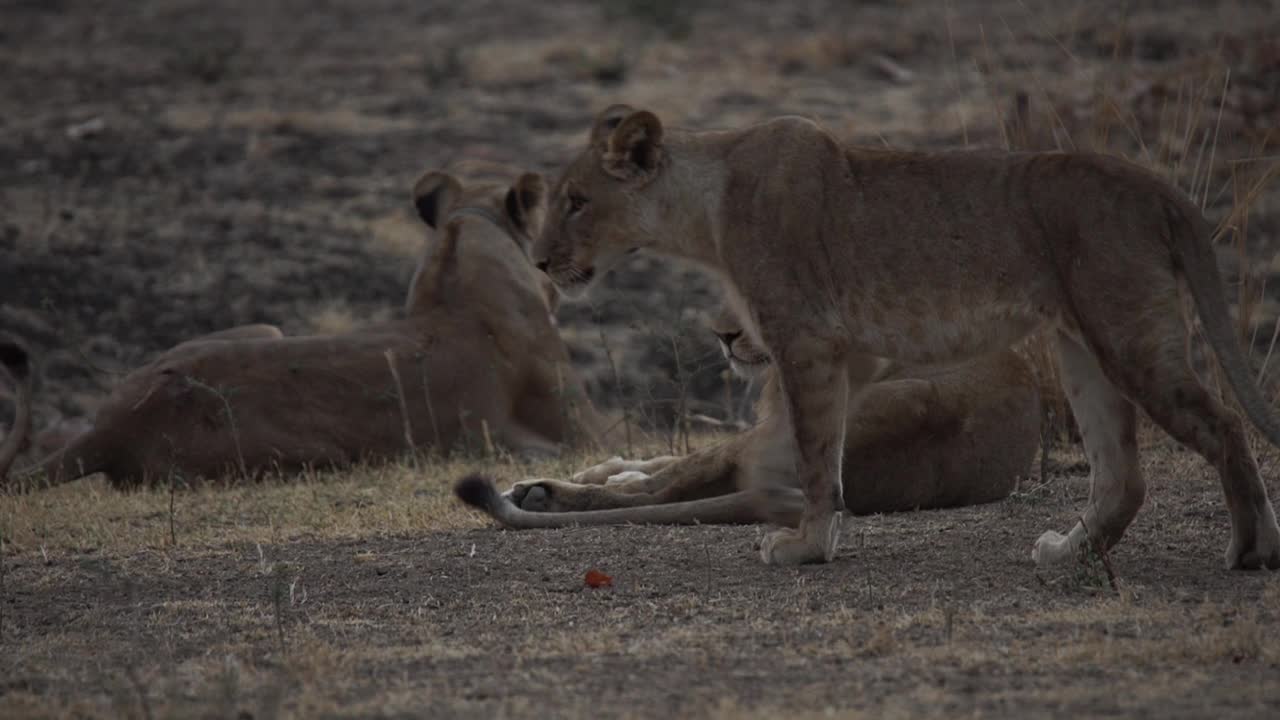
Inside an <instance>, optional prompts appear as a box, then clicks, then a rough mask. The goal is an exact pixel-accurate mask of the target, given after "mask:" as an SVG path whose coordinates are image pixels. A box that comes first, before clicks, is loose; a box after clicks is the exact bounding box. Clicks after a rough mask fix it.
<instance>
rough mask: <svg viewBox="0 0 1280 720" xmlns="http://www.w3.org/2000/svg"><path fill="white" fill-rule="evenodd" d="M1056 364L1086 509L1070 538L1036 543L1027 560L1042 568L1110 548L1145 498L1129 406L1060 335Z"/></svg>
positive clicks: (1089, 358) (1083, 352)
mask: <svg viewBox="0 0 1280 720" xmlns="http://www.w3.org/2000/svg"><path fill="white" fill-rule="evenodd" d="M1058 362H1059V365H1060V369H1061V372H1062V380H1063V385H1064V389H1065V390H1066V393H1067V398H1068V400H1069V401H1070V403H1071V410H1072V412H1073V413H1075V417H1076V422H1077V424H1078V425H1079V426H1080V434H1081V436H1082V437H1083V439H1084V447H1085V453H1086V455H1087V457H1088V458H1089V467H1090V473H1089V504H1088V507H1087V508H1086V510H1085V512H1084V513H1083V514H1082V515H1081V518H1080V520H1079V521H1078V522H1076V524H1075V526H1074V527H1073V528H1072V529H1071V532H1070V533H1068V534H1067V535H1065V536H1064V535H1062V534H1060V533H1057V532H1054V531H1052V530H1050V531H1048V532H1046V533H1044V534H1043V535H1041V536H1040V539H1039V540H1037V541H1036V544H1035V548H1034V549H1033V550H1032V551H1031V557H1032V559H1033V560H1035V562H1036V564H1037V565H1041V566H1044V565H1053V564H1057V563H1061V562H1066V561H1070V560H1074V559H1075V558H1077V557H1079V555H1080V553H1081V552H1082V550H1083V549H1084V548H1086V547H1088V546H1090V545H1093V546H1096V547H1099V548H1103V549H1105V548H1109V547H1111V546H1112V545H1114V544H1115V543H1116V542H1117V541H1118V540H1119V539H1120V537H1121V536H1122V535H1123V534H1124V531H1125V529H1126V528H1128V527H1129V523H1130V522H1132V521H1133V518H1134V516H1135V515H1137V513H1138V509H1139V508H1141V507H1142V501H1143V499H1144V498H1145V497H1146V483H1145V482H1144V481H1143V479H1142V473H1141V470H1140V469H1139V467H1138V444H1137V412H1136V411H1135V408H1134V407H1133V404H1132V403H1130V402H1129V401H1128V400H1127V399H1125V397H1124V396H1123V395H1122V394H1121V393H1120V391H1119V390H1118V389H1117V388H1116V387H1115V386H1114V385H1113V384H1112V383H1111V381H1110V380H1108V379H1107V376H1106V374H1104V373H1103V371H1102V367H1101V366H1100V365H1099V364H1098V361H1097V359H1096V358H1095V357H1094V356H1093V353H1091V352H1090V351H1089V350H1087V349H1085V348H1084V347H1083V346H1082V345H1080V344H1079V343H1078V342H1076V341H1075V340H1073V339H1071V338H1070V337H1067V336H1066V335H1064V334H1059V335H1058Z"/></svg>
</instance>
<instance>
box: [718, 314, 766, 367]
mask: <svg viewBox="0 0 1280 720" xmlns="http://www.w3.org/2000/svg"><path fill="white" fill-rule="evenodd" d="M707 325H708V327H709V328H710V329H711V332H713V333H715V336H716V339H718V340H719V341H720V352H721V354H723V355H724V358H725V359H726V360H728V361H729V367H730V368H731V369H732V370H733V372H734V374H736V375H737V376H738V377H740V378H742V379H744V380H757V379H759V378H760V377H762V376H763V375H764V374H765V372H767V371H768V369H769V364H770V363H771V359H770V357H769V353H767V352H765V351H764V349H763V348H761V347H760V346H759V345H756V344H755V343H754V342H752V341H751V338H750V337H749V336H748V335H747V333H746V332H744V331H743V327H742V323H741V322H739V321H738V318H737V317H736V316H735V315H734V314H733V312H731V311H730V310H729V309H728V308H727V307H725V308H721V309H720V310H719V311H718V312H717V313H716V314H715V315H713V316H712V318H711V320H710V321H709V322H708V323H707Z"/></svg>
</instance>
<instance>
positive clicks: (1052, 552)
mask: <svg viewBox="0 0 1280 720" xmlns="http://www.w3.org/2000/svg"><path fill="white" fill-rule="evenodd" d="M1075 557H1076V554H1075V548H1073V547H1072V546H1071V539H1070V538H1069V537H1067V536H1066V535H1063V534H1062V533H1059V532H1054V531H1053V530H1047V531H1045V533H1044V534H1043V535H1041V536H1040V539H1039V540H1036V545H1035V547H1034V548H1032V549H1031V560H1032V561H1033V562H1035V564H1036V565H1038V566H1039V567H1050V566H1053V565H1059V564H1061V563H1065V562H1068V561H1070V560H1074V559H1075Z"/></svg>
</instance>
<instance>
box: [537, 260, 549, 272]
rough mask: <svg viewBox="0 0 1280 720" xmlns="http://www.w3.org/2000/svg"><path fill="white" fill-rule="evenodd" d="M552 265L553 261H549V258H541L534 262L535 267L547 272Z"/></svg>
mask: <svg viewBox="0 0 1280 720" xmlns="http://www.w3.org/2000/svg"><path fill="white" fill-rule="evenodd" d="M550 265H551V262H550V261H548V260H539V261H537V262H535V263H534V264H533V266H534V267H536V268H538V269H539V270H541V271H542V272H546V271H547V268H548V267H549V266H550Z"/></svg>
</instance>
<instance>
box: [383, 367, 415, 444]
mask: <svg viewBox="0 0 1280 720" xmlns="http://www.w3.org/2000/svg"><path fill="white" fill-rule="evenodd" d="M382 356H383V357H385V358H386V359H387V369H388V370H390V371H391V380H392V382H394V383H395V384H396V400H397V401H399V403H400V422H401V423H402V424H403V426H404V444H405V447H406V448H408V450H409V452H413V449H414V448H415V447H417V446H416V445H415V444H414V442H413V427H412V426H411V425H410V423H409V403H408V401H407V400H406V399H405V396H404V384H403V383H401V382H400V369H399V368H397V367H396V354H395V351H394V350H391V349H387V350H384V351H383V352H382Z"/></svg>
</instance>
